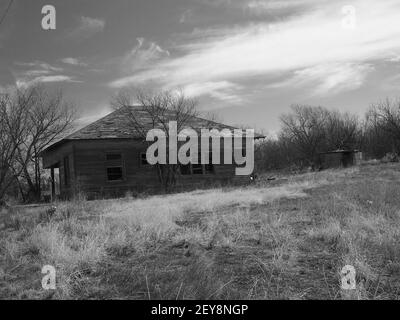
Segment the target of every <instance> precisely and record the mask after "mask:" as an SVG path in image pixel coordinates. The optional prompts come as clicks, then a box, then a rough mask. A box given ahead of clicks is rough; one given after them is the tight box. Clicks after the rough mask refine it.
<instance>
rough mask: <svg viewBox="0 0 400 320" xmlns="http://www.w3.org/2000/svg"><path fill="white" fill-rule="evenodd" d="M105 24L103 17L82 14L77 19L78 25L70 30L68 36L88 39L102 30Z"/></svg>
mask: <svg viewBox="0 0 400 320" xmlns="http://www.w3.org/2000/svg"><path fill="white" fill-rule="evenodd" d="M105 25H106V22H105V20H103V19H99V18H91V17H85V16H82V17H80V19H79V24H78V26H77V27H75V28H74V29H73V30H72V31H70V33H69V36H70V37H71V38H75V39H77V40H84V39H88V38H90V37H92V36H94V35H95V34H96V33H99V32H101V31H103V30H104V27H105Z"/></svg>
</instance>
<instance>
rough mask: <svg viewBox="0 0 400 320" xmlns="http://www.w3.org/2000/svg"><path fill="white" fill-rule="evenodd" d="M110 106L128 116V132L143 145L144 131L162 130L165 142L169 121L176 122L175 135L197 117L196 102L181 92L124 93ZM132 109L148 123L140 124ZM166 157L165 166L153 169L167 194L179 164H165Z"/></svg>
mask: <svg viewBox="0 0 400 320" xmlns="http://www.w3.org/2000/svg"><path fill="white" fill-rule="evenodd" d="M111 105H112V106H113V107H114V108H115V109H121V110H123V111H124V112H125V113H126V114H127V115H128V117H129V122H130V124H131V126H132V128H133V129H134V131H135V133H136V134H137V135H138V136H139V137H140V138H141V139H143V141H144V142H146V136H147V132H148V130H150V129H155V128H160V129H163V130H164V132H165V134H166V139H167V141H169V139H170V137H169V130H168V129H169V122H170V121H176V123H177V131H178V132H180V131H181V130H182V129H183V128H184V127H185V126H186V125H187V124H188V122H189V121H190V120H191V119H193V118H194V117H196V116H197V114H198V113H197V111H196V105H197V102H196V100H194V99H191V98H188V97H186V96H185V94H184V93H183V92H182V91H177V92H171V91H162V92H157V93H151V92H148V91H143V90H124V91H120V92H119V93H118V94H117V95H116V96H115V97H113V99H112V101H111ZM133 105H139V106H140V109H141V111H143V112H144V113H145V114H146V116H147V117H148V118H149V119H150V123H148V124H147V123H143V119H142V117H141V116H140V114H138V110H137V109H135V108H132V106H133ZM166 156H167V164H165V165H162V164H156V165H155V168H156V170H157V175H158V178H159V181H160V183H161V184H162V185H163V186H164V188H165V190H166V191H168V189H169V188H170V187H171V186H173V185H175V183H176V178H177V174H178V173H179V164H169V161H168V159H169V158H168V157H169V153H168V152H167V155H166Z"/></svg>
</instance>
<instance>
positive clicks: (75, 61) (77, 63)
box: [61, 58, 87, 67]
mask: <svg viewBox="0 0 400 320" xmlns="http://www.w3.org/2000/svg"><path fill="white" fill-rule="evenodd" d="M61 62H62V63H65V64H69V65H73V66H81V67H85V66H87V63H85V62H83V61H81V60H80V59H78V58H63V59H61Z"/></svg>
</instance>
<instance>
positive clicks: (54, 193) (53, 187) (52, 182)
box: [50, 167, 56, 202]
mask: <svg viewBox="0 0 400 320" xmlns="http://www.w3.org/2000/svg"><path fill="white" fill-rule="evenodd" d="M50 174H51V201H52V202H53V201H54V200H55V197H56V186H55V182H54V168H53V167H52V168H51V169H50Z"/></svg>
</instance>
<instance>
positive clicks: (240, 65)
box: [110, 0, 400, 94]
mask: <svg viewBox="0 0 400 320" xmlns="http://www.w3.org/2000/svg"><path fill="white" fill-rule="evenodd" d="M302 2H303V3H307V5H308V6H309V7H308V9H307V10H306V11H304V12H303V11H302V12H301V14H300V13H299V14H298V15H295V16H291V17H290V18H287V19H285V20H283V21H280V22H276V23H273V24H271V23H250V24H248V25H246V26H242V27H237V28H231V29H229V28H224V29H215V30H206V31H205V32H204V34H203V36H201V31H197V33H196V35H195V40H192V42H190V43H188V44H187V43H186V44H185V45H184V46H180V47H179V50H181V54H180V55H179V56H176V57H173V58H172V57H168V56H167V57H163V58H162V59H160V60H158V62H157V63H153V64H152V65H150V66H147V67H146V68H145V70H142V71H139V72H137V70H136V72H135V73H134V74H131V75H126V76H124V77H121V78H119V79H117V80H115V81H113V82H111V83H110V86H112V87H123V86H127V85H136V84H142V83H143V82H146V81H156V82H158V83H160V84H162V85H163V86H164V87H167V88H168V87H174V86H181V87H187V88H191V86H192V88H193V87H195V88H207V84H210V83H211V84H221V83H239V84H241V83H245V82H246V81H247V80H248V79H250V78H251V77H255V76H272V75H283V74H291V77H290V78H288V79H286V82H282V81H280V82H279V83H278V84H276V85H277V86H279V85H283V84H285V83H286V84H287V85H292V84H296V85H298V86H307V85H311V84H314V85H315V84H316V83H317V86H316V87H315V89H314V90H313V93H314V94H329V93H337V92H340V91H342V90H353V89H356V88H359V87H360V86H362V84H363V82H364V80H365V79H366V76H367V75H368V73H369V72H370V71H371V70H372V69H373V64H374V62H375V61H380V60H385V59H387V58H388V57H392V56H390V55H389V54H388V52H393V51H395V52H398V50H399V49H400V20H399V18H398V17H399V14H400V3H399V2H398V1H394V0H387V1H382V2H375V1H372V0H363V1H361V0H356V1H353V5H354V7H355V8H356V14H357V26H356V28H355V29H354V30H349V29H346V28H343V27H342V19H343V18H344V16H343V14H342V11H341V9H342V6H343V5H344V4H347V3H345V2H342V3H340V2H335V3H331V2H324V5H323V6H321V5H320V2H319V1H317V0H307V1H306V0H303V1H302ZM271 3H274V4H273V5H274V6H284V5H291V3H292V2H291V1H273V2H271ZM313 4H314V5H313ZM269 5H272V4H269ZM371 8H373V10H371ZM389 26H390V27H389ZM197 91H200V90H199V89H198V90H197Z"/></svg>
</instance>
